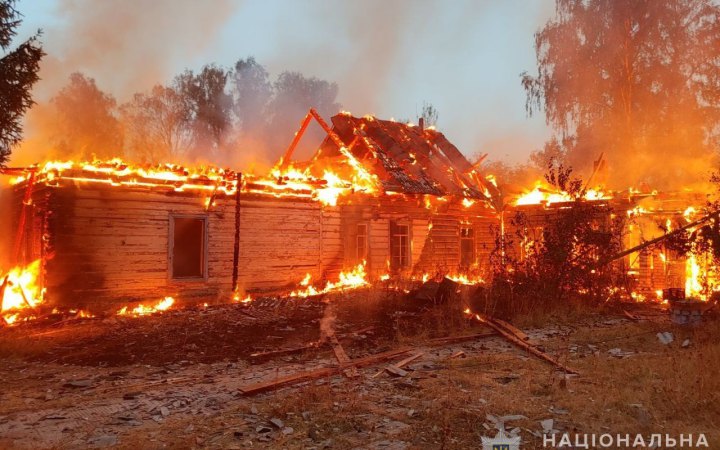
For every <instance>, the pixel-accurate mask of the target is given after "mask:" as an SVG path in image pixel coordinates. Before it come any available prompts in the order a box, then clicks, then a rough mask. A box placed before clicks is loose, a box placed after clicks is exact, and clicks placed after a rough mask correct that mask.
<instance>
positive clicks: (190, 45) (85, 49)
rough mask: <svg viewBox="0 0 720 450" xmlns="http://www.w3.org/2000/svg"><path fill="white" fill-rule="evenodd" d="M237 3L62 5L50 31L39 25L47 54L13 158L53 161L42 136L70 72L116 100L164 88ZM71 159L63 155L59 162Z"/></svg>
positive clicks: (188, 0) (77, 0)
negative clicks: (157, 86)
mask: <svg viewBox="0 0 720 450" xmlns="http://www.w3.org/2000/svg"><path fill="white" fill-rule="evenodd" d="M240 4H241V2H238V1H232V0H217V1H213V2H212V3H211V4H206V3H203V2H197V1H193V0H153V1H152V2H147V1H142V0H105V1H101V2H100V1H93V0H61V1H60V2H59V5H58V8H57V11H55V12H54V15H55V16H56V17H60V18H62V20H60V21H59V22H56V23H53V24H52V25H50V26H45V25H43V37H42V41H43V43H44V44H43V47H44V50H45V52H46V53H47V55H46V56H45V58H43V61H42V63H41V69H40V77H41V81H40V82H39V83H38V84H37V86H36V87H35V89H34V91H33V95H34V98H35V100H36V101H37V103H38V104H37V105H36V106H35V107H34V108H33V109H32V110H31V111H30V112H29V114H28V116H27V118H26V126H25V142H23V144H22V145H21V146H20V148H18V149H17V150H16V151H15V152H14V154H13V157H12V161H11V163H12V164H13V165H16V166H19V165H25V164H30V163H34V162H37V161H39V160H43V159H46V158H48V157H53V156H58V155H54V154H53V150H52V149H51V148H48V140H47V136H45V135H44V134H43V132H44V130H46V129H47V125H48V122H49V121H52V120H53V117H52V109H51V107H50V105H49V104H48V102H49V100H50V98H51V97H52V96H54V95H55V94H56V93H57V92H58V91H59V90H60V89H61V88H62V87H63V86H64V85H65V84H66V83H67V82H68V78H69V76H70V74H71V73H73V72H78V71H80V72H82V73H84V74H86V75H88V76H89V77H92V78H94V79H95V80H97V84H98V86H99V87H100V89H102V90H104V91H106V92H110V93H111V94H112V95H114V96H115V97H116V98H117V100H118V102H124V101H126V100H127V99H128V98H129V97H130V96H131V95H132V94H134V93H135V92H143V91H148V90H149V89H150V88H151V87H152V86H153V85H155V84H158V83H161V84H165V83H168V82H169V81H170V80H171V79H172V77H173V76H174V75H175V74H176V72H175V71H176V70H177V69H176V68H177V67H178V65H180V66H181V67H182V66H183V65H186V64H187V65H189V64H191V63H192V62H194V59H195V58H200V57H201V56H202V55H203V54H205V53H207V52H208V50H209V47H210V46H211V45H212V44H213V43H214V42H216V38H217V33H219V32H220V30H221V29H222V27H223V25H224V23H225V22H226V21H227V20H228V18H229V17H230V16H231V14H232V12H233V11H234V10H235V9H236V8H238V7H239V6H240ZM73 156H74V155H66V154H64V155H62V157H63V158H69V157H73Z"/></svg>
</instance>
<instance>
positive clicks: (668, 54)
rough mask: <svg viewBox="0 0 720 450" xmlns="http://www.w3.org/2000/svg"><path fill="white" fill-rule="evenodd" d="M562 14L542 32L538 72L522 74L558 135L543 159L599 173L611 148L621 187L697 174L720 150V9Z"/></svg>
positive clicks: (613, 3) (704, 4)
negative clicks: (599, 161) (600, 160)
mask: <svg viewBox="0 0 720 450" xmlns="http://www.w3.org/2000/svg"><path fill="white" fill-rule="evenodd" d="M556 11H557V13H556V16H555V18H553V19H552V20H550V21H549V22H548V23H547V24H546V25H545V26H544V27H543V28H542V29H540V30H539V31H538V32H537V34H536V35H535V51H536V54H537V62H538V70H537V74H536V75H530V74H528V73H524V74H523V75H522V84H523V86H524V88H525V89H526V91H527V95H528V98H527V109H528V112H529V113H530V114H534V113H536V112H538V111H543V112H544V113H545V117H546V120H547V123H548V124H549V125H551V126H552V127H553V129H554V131H555V136H554V138H553V139H552V140H551V141H550V142H549V143H548V146H547V148H546V149H545V151H544V152H543V153H545V155H542V154H541V155H539V156H540V157H542V156H548V155H547V154H548V153H553V154H554V155H556V156H557V155H558V154H560V156H561V157H563V158H565V160H566V162H568V163H569V164H571V165H573V166H575V167H577V168H580V169H585V170H589V169H590V168H591V166H592V161H593V160H594V159H596V158H597V157H598V156H599V155H600V154H601V153H603V152H604V153H605V156H606V159H607V161H608V162H609V165H610V166H611V172H610V175H611V177H613V176H614V180H613V181H615V182H617V183H619V182H623V183H632V182H637V181H639V180H646V181H648V182H651V183H657V184H658V187H667V184H671V183H673V182H677V181H681V182H684V181H687V180H688V179H693V178H697V176H698V170H699V169H701V168H702V166H703V165H706V164H707V162H708V160H710V159H711V157H712V156H713V154H714V152H715V151H716V150H717V149H718V140H717V139H718V121H719V119H720V70H718V69H720V8H719V7H718V6H717V5H716V4H714V3H713V2H712V1H710V0H667V1H662V2H658V1H652V0H642V1H636V0H586V1H579V0H557V1H556ZM558 150H559V151H558ZM678 155H680V156H678ZM694 160H696V161H702V164H698V167H692V163H693V161H694ZM663 184H664V185H666V186H662V185H663Z"/></svg>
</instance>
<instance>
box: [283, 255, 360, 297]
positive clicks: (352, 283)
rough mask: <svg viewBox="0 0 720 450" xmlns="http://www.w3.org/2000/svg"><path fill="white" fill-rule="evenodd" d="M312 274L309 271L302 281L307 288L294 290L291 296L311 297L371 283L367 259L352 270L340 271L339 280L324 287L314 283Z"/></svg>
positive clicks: (302, 284) (301, 283)
mask: <svg viewBox="0 0 720 450" xmlns="http://www.w3.org/2000/svg"><path fill="white" fill-rule="evenodd" d="M311 283H312V276H311V275H310V274H309V273H308V274H307V275H305V278H303V280H302V281H301V282H300V285H301V286H303V287H305V289H301V290H297V291H293V292H291V293H290V297H311V296H314V295H321V294H327V293H329V292H334V291H344V290H352V289H357V288H360V287H363V286H368V285H369V284H370V283H369V282H368V281H367V274H366V272H365V261H363V262H362V263H361V264H358V265H357V266H356V267H354V268H353V269H352V270H349V271H347V272H340V275H339V276H338V281H337V282H335V283H333V282H330V281H328V282H327V284H326V285H325V287H324V288H322V289H318V288H316V287H314V286H313V285H312V284H311Z"/></svg>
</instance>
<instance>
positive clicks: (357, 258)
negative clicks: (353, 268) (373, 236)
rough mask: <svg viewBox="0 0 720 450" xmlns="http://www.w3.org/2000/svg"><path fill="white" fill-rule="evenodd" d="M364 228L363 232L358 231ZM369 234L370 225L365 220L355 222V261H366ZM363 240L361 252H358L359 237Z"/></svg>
mask: <svg viewBox="0 0 720 450" xmlns="http://www.w3.org/2000/svg"><path fill="white" fill-rule="evenodd" d="M361 228H364V229H365V230H364V231H363V233H360V229H361ZM369 235H370V227H369V226H368V224H367V223H366V222H360V223H356V224H355V252H354V253H355V255H354V256H355V262H357V263H361V262H362V261H367V259H368V253H369V245H368V237H369ZM361 237H362V239H363V240H364V245H363V254H362V255H361V254H360V238H361Z"/></svg>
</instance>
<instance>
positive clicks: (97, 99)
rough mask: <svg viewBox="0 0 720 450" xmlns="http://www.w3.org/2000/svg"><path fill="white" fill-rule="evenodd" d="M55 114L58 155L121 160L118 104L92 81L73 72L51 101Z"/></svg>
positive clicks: (55, 140)
mask: <svg viewBox="0 0 720 450" xmlns="http://www.w3.org/2000/svg"><path fill="white" fill-rule="evenodd" d="M51 103H52V105H53V107H54V110H55V111H54V112H55V114H56V121H55V122H54V126H55V128H56V129H55V130H53V131H52V133H53V137H52V139H53V144H54V145H55V146H56V147H57V148H58V150H59V154H62V155H72V156H73V157H80V158H83V159H92V158H93V157H95V158H99V159H110V158H113V157H117V156H122V153H123V133H122V130H121V128H120V122H119V121H118V119H117V116H116V112H117V111H116V107H117V102H116V101H115V98H114V97H113V96H111V95H110V94H107V93H105V92H103V91H101V90H100V89H99V88H98V87H97V85H96V84H95V80H94V79H92V78H88V77H86V76H85V75H83V74H81V73H79V72H76V73H73V74H72V75H70V82H69V84H68V85H67V86H65V87H64V88H63V89H61V90H60V92H58V93H57V94H56V95H55V97H53V98H52V100H51Z"/></svg>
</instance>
